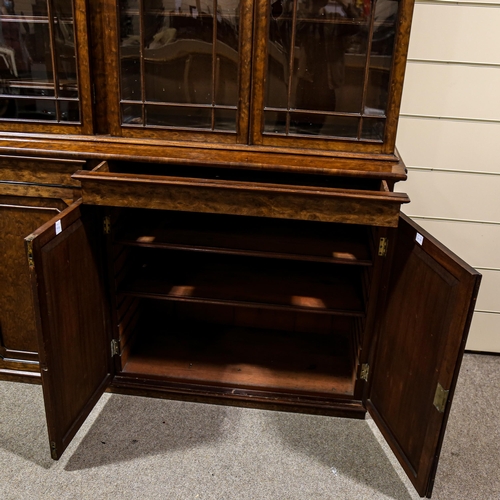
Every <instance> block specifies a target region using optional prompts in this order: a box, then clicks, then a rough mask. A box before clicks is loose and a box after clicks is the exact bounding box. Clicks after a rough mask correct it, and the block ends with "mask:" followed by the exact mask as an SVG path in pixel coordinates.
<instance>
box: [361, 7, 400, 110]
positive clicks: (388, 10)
mask: <svg viewBox="0 0 500 500" xmlns="http://www.w3.org/2000/svg"><path fill="white" fill-rule="evenodd" d="M397 17H398V9H397V3H395V2H393V1H391V0H378V1H377V3H376V5H375V19H374V29H373V39H372V47H371V53H370V61H369V78H368V88H367V94H366V105H365V109H364V112H365V113H366V114H371V115H379V116H380V115H385V113H386V109H387V101H388V94H389V83H390V81H389V80H390V74H391V66H392V56H393V53H394V37H395V33H396V23H397Z"/></svg>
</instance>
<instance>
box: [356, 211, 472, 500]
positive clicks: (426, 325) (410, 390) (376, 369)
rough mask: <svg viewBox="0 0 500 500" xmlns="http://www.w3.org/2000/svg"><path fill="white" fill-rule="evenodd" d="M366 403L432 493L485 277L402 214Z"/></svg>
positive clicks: (424, 491) (425, 491) (415, 478)
mask: <svg viewBox="0 0 500 500" xmlns="http://www.w3.org/2000/svg"><path fill="white" fill-rule="evenodd" d="M393 253H394V257H393V259H394V261H393V268H392V271H391V278H390V283H389V289H388V294H387V302H386V305H385V310H384V317H383V319H382V322H381V324H380V330H379V333H378V341H377V346H376V352H375V355H374V358H373V359H374V361H373V366H372V373H371V374H370V379H369V380H370V384H371V385H370V389H369V393H368V394H369V396H368V399H367V400H366V402H365V403H366V406H367V409H368V411H369V412H370V414H371V415H372V417H373V418H374V420H375V422H376V423H377V425H378V426H379V428H380V430H381V431H382V433H383V434H384V436H385V438H386V439H387V441H388V442H389V444H390V446H391V448H392V449H393V451H394V452H395V454H396V456H397V457H398V459H399V461H400V462H401V464H402V466H403V468H404V469H405V471H406V473H407V474H408V476H409V478H410V480H411V481H412V482H413V484H414V485H415V488H416V489H417V491H418V492H419V494H420V495H422V496H424V495H428V496H430V494H431V491H432V486H433V482H434V475H435V472H436V467H437V461H438V456H439V451H440V448H441V444H442V440H443V437H444V431H445V427H446V421H447V418H448V414H449V410H450V404H451V399H452V396H453V391H454V388H455V384H456V380H457V377H458V371H459V368H460V364H461V360H462V355H463V351H464V348H465V342H466V338H467V333H468V330H469V325H470V321H471V318H472V312H473V305H474V303H475V300H476V297H477V292H478V287H479V282H480V275H479V274H478V273H477V272H476V271H475V270H474V269H472V268H471V267H470V266H468V265H467V264H466V263H465V262H463V261H462V260H461V259H459V258H458V257H457V256H455V255H454V254H452V253H451V252H450V251H449V250H448V249H446V248H445V247H444V246H443V245H441V244H440V243H439V242H438V241H436V240H435V239H434V238H432V236H430V235H429V234H428V233H426V232H425V231H424V230H423V229H421V228H419V227H418V226H417V225H416V224H414V223H413V222H411V221H410V219H408V218H406V217H404V216H402V217H401V220H400V224H399V228H398V241H397V244H396V248H395V249H393Z"/></svg>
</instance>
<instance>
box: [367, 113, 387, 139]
mask: <svg viewBox="0 0 500 500" xmlns="http://www.w3.org/2000/svg"><path fill="white" fill-rule="evenodd" d="M384 133H385V120H384V119H375V118H364V119H363V130H362V132H361V137H362V138H363V139H368V140H372V141H383V140H384Z"/></svg>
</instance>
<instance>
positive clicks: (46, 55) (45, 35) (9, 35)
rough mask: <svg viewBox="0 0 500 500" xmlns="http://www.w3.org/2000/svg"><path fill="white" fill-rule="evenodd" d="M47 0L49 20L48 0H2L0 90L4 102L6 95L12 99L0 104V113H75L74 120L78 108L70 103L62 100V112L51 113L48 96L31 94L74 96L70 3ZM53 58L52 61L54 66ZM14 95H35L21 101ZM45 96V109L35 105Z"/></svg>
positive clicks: (53, 113) (40, 116)
mask: <svg viewBox="0 0 500 500" xmlns="http://www.w3.org/2000/svg"><path fill="white" fill-rule="evenodd" d="M51 1H52V4H51V6H52V14H53V17H52V20H50V19H49V3H48V0H38V1H36V2H33V1H29V0H25V1H21V0H18V1H16V2H14V1H12V0H2V4H1V7H0V92H1V94H2V95H3V96H4V97H3V102H4V103H5V102H8V101H9V100H12V101H13V103H12V105H7V106H5V105H4V106H2V107H1V108H0V117H2V116H5V117H7V115H9V116H8V117H9V118H18V119H33V118H32V116H36V117H37V118H35V119H43V120H47V119H50V120H58V121H68V120H71V121H74V120H75V117H76V121H78V120H79V114H80V112H79V110H76V111H75V106H76V105H75V104H71V105H69V104H67V105H66V108H67V110H66V115H65V116H64V117H63V116H56V109H55V105H54V102H53V101H42V100H36V97H37V96H53V97H55V98H57V97H71V98H78V85H77V69H76V67H77V64H76V49H75V37H74V26H73V3H72V2H71V1H67V0H51ZM50 21H51V22H52V29H53V31H52V36H51V32H50V26H49V22H50ZM53 61H55V63H56V65H57V67H56V69H55V72H54V68H53ZM54 73H55V74H54ZM55 77H56V78H55ZM16 96H33V97H34V98H35V100H34V101H33V103H30V102H29V100H28V101H27V102H23V100H22V99H17V98H16ZM48 102H52V104H51V105H50V106H49V108H50V109H46V110H45V109H40V108H44V106H43V105H41V103H48ZM69 107H71V112H70V111H69ZM5 108H7V109H5ZM2 109H4V111H3V113H4V115H2V111H1V110H2ZM44 113H45V114H44ZM69 116H71V118H69Z"/></svg>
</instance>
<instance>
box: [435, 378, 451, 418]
mask: <svg viewBox="0 0 500 500" xmlns="http://www.w3.org/2000/svg"><path fill="white" fill-rule="evenodd" d="M449 392H450V391H446V390H444V389H443V386H442V385H441V384H440V383H439V382H438V385H437V387H436V394H434V406H435V407H436V408H437V410H438V411H439V412H440V413H444V409H445V408H446V402H447V401H448V394H449Z"/></svg>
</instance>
